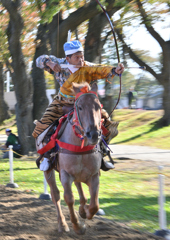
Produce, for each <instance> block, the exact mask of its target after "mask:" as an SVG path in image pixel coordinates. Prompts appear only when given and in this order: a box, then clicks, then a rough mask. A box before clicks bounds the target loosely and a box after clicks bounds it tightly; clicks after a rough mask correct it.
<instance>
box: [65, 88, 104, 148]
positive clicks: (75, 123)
mask: <svg viewBox="0 0 170 240" xmlns="http://www.w3.org/2000/svg"><path fill="white" fill-rule="evenodd" d="M85 95H92V96H94V97H95V98H97V99H99V98H98V95H97V93H96V92H94V91H88V87H87V86H85V87H83V88H81V89H80V92H79V93H78V94H76V97H75V103H74V113H75V118H74V119H73V120H72V123H71V121H69V122H70V123H71V125H72V128H73V131H74V133H75V135H76V136H77V137H79V138H80V139H81V141H82V144H81V147H83V146H84V137H86V132H85V129H84V127H83V125H82V121H81V119H80V114H79V109H78V102H79V101H80V99H81V98H82V97H83V96H85ZM100 127H101V126H100ZM76 130H77V131H78V132H77V131H76ZM99 136H100V134H99Z"/></svg>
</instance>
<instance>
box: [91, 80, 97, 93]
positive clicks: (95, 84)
mask: <svg viewBox="0 0 170 240" xmlns="http://www.w3.org/2000/svg"><path fill="white" fill-rule="evenodd" d="M97 90H98V86H97V83H96V82H95V83H93V84H92V87H91V91H93V92H96V93H97Z"/></svg>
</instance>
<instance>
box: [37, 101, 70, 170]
mask: <svg viewBox="0 0 170 240" xmlns="http://www.w3.org/2000/svg"><path fill="white" fill-rule="evenodd" d="M65 105H68V104H67V103H66V102H65V101H63V100H62V99H60V100H59V99H58V97H55V98H54V100H53V102H52V103H51V104H50V105H49V106H48V107H47V109H46V111H45V113H44V115H43V117H42V118H41V119H40V121H36V127H35V129H34V131H33V134H32V135H33V137H35V138H36V142H38V145H39V146H41V147H40V148H42V147H43V146H44V145H46V144H47V142H46V143H45V142H43V144H41V141H43V140H44V137H45V136H43V137H42V134H43V132H44V131H45V130H46V129H47V128H48V127H49V126H50V125H51V124H52V123H53V122H54V121H55V120H57V119H59V118H60V117H61V116H62V115H63V106H65ZM41 138H42V140H41ZM37 150H39V148H38V149H37ZM49 167H50V159H49V158H48V157H44V159H43V161H42V162H41V163H40V170H41V171H47V170H48V169H49Z"/></svg>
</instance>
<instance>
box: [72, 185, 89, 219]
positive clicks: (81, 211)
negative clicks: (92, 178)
mask: <svg viewBox="0 0 170 240" xmlns="http://www.w3.org/2000/svg"><path fill="white" fill-rule="evenodd" d="M74 183H75V185H76V187H77V190H78V193H79V197H80V207H79V214H80V216H81V217H82V218H86V212H85V210H84V205H85V204H86V202H87V198H86V197H85V194H84V191H83V188H82V184H81V183H80V182H74Z"/></svg>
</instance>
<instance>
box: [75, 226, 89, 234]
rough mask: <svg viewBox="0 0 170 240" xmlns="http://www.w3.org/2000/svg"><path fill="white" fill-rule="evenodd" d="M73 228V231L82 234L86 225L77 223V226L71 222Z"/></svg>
mask: <svg viewBox="0 0 170 240" xmlns="http://www.w3.org/2000/svg"><path fill="white" fill-rule="evenodd" d="M73 229H74V231H75V233H76V234H77V235H84V234H85V232H86V225H85V224H83V225H80V224H78V226H77V225H76V226H75V225H74V224H73Z"/></svg>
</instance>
